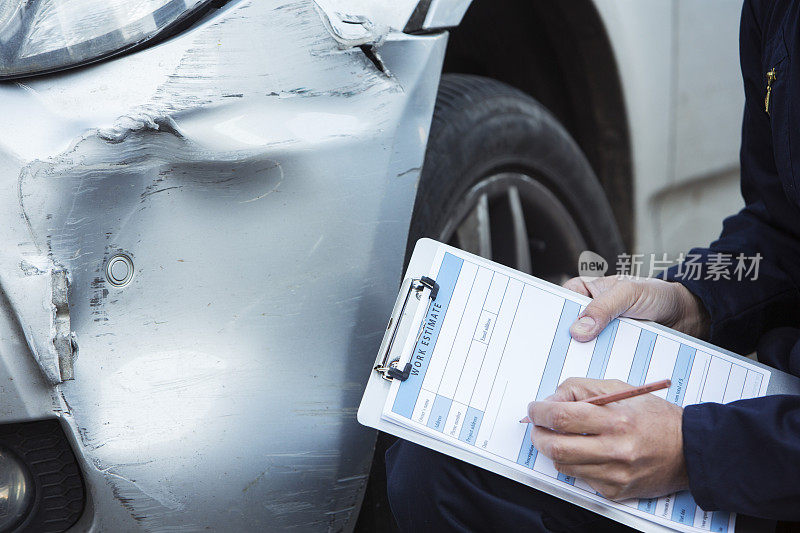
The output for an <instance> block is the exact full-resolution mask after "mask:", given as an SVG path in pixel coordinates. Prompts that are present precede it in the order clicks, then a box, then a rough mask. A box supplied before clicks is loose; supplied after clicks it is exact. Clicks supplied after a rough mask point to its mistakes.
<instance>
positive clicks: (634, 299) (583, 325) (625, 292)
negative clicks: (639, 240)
mask: <svg viewBox="0 0 800 533" xmlns="http://www.w3.org/2000/svg"><path fill="white" fill-rule="evenodd" d="M564 287H566V288H567V289H570V290H571V291H575V292H578V293H580V294H583V295H584V296H590V297H592V298H594V300H592V302H591V303H590V304H589V305H587V306H586V309H584V311H583V313H581V314H580V316H579V317H578V319H577V320H576V321H575V323H574V324H572V327H571V328H570V330H569V331H570V334H571V335H572V338H573V339H575V340H577V341H580V342H586V341H590V340H592V339H593V338H595V337H597V335H598V334H600V332H601V331H603V329H604V328H605V327H606V326H607V325H608V323H609V322H611V321H612V320H614V319H615V318H616V317H618V316H627V317H630V318H644V319H647V320H652V321H654V322H658V323H660V324H664V325H665V326H669V327H671V328H674V329H677V330H679V331H682V332H684V333H687V334H689V335H692V336H694V337H700V338H704V337H706V336H707V335H708V327H709V326H708V324H709V318H708V312H707V311H706V309H705V307H704V306H703V304H702V302H701V301H700V299H699V298H697V297H696V296H695V295H694V294H692V293H691V292H689V289H687V288H686V287H684V286H683V285H681V284H680V283H672V282H668V281H663V280H660V279H655V278H631V277H620V276H606V277H604V278H597V279H594V280H592V281H588V282H585V281H583V280H582V279H581V278H572V279H571V280H569V281H567V282H566V283H564Z"/></svg>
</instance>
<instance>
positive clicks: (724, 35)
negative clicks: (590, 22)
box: [594, 0, 744, 259]
mask: <svg viewBox="0 0 800 533" xmlns="http://www.w3.org/2000/svg"><path fill="white" fill-rule="evenodd" d="M594 3H595V6H596V7H597V10H598V13H599V14H600V16H601V18H602V20H603V23H604V25H605V29H606V33H607V35H608V36H609V39H610V41H611V45H612V48H613V50H614V55H615V57H616V60H617V68H618V71H619V74H620V79H621V82H622V87H623V92H624V97H625V102H626V108H627V112H628V124H629V128H630V139H631V144H632V146H631V152H632V161H633V174H634V194H635V199H634V217H635V224H634V229H635V242H634V251H636V252H639V253H645V254H650V253H656V254H659V257H660V254H662V253H667V254H668V255H669V256H670V257H672V258H673V259H676V258H677V254H678V253H679V252H681V251H686V250H688V249H689V248H690V247H692V246H705V245H707V244H708V243H709V242H711V241H712V240H714V239H715V238H716V236H717V235H718V234H719V231H720V230H721V228H722V224H721V223H722V219H723V218H724V217H725V216H727V215H730V214H733V213H734V212H735V211H736V210H738V209H739V207H741V205H742V203H741V199H740V198H739V196H738V168H739V161H738V153H739V141H740V137H741V131H740V130H741V114H742V108H743V102H744V92H743V89H742V82H741V75H740V73H739V67H738V54H739V46H738V29H739V24H738V20H739V14H740V12H741V2H740V1H738V0H710V1H708V2H692V1H689V0H647V1H640V0H594ZM709 21H713V24H709Z"/></svg>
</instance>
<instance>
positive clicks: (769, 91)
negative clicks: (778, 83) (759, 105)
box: [764, 68, 778, 115]
mask: <svg viewBox="0 0 800 533" xmlns="http://www.w3.org/2000/svg"><path fill="white" fill-rule="evenodd" d="M777 79H778V77H777V76H776V75H775V69H774V68H773V69H772V70H770V71H769V72H767V96H765V97H764V111H766V112H767V115H769V97H770V94H772V82H774V81H775V80H777Z"/></svg>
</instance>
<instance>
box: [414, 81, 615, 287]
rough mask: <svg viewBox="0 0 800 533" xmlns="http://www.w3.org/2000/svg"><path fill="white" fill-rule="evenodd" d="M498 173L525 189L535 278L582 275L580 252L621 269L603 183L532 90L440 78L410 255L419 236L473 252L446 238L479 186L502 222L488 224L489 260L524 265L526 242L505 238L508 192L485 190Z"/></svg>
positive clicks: (506, 235) (511, 183)
mask: <svg viewBox="0 0 800 533" xmlns="http://www.w3.org/2000/svg"><path fill="white" fill-rule="evenodd" d="M498 175H503V176H506V179H505V181H506V182H508V183H506V184H505V185H504V186H505V187H506V188H507V187H508V186H509V184H510V186H511V187H512V188H519V193H520V194H519V196H521V197H522V200H519V199H518V200H517V203H518V205H519V204H523V208H524V209H525V211H526V213H525V214H526V218H525V220H526V226H527V227H526V229H527V233H528V235H527V237H528V245H529V250H530V252H529V253H530V254H531V263H532V273H533V274H535V275H538V276H540V277H543V278H545V279H550V280H551V281H561V280H563V278H564V276H571V275H575V274H576V273H577V267H578V264H577V263H578V254H579V253H580V252H581V251H583V250H582V249H579V248H581V247H583V246H585V247H586V248H588V249H591V250H593V251H595V252H597V253H599V254H600V255H602V256H603V257H604V258H606V260H608V261H609V264H611V265H613V264H615V263H614V260H615V257H616V255H617V254H619V253H620V252H621V251H622V249H623V244H622V238H621V236H620V233H619V229H618V228H617V224H616V222H615V220H614V216H613V214H612V211H611V207H610V206H609V203H608V200H607V199H606V197H605V194H604V192H603V189H602V187H601V186H600V183H599V182H598V180H597V178H596V176H595V174H594V172H593V171H592V168H591V167H590V166H589V163H588V161H587V160H586V157H585V156H584V155H583V153H582V152H581V150H580V148H579V147H578V145H577V144H576V143H575V141H574V140H573V139H572V138H571V137H570V135H569V134H568V133H567V131H566V130H565V129H564V128H563V127H562V126H561V124H560V123H559V122H558V120H557V119H556V118H555V117H554V116H553V115H551V114H550V112H548V111H547V110H546V109H545V108H544V107H543V106H542V105H541V104H540V103H539V102H537V101H536V100H534V99H533V98H531V97H530V96H528V95H527V94H525V93H523V92H521V91H519V90H517V89H515V88H513V87H510V86H508V85H506V84H504V83H501V82H498V81H495V80H492V79H489V78H483V77H480V76H471V75H462V74H445V75H443V76H442V81H441V84H440V86H439V93H438V96H437V98H436V107H435V111H434V115H433V122H432V124H431V131H430V136H429V139H428V148H427V152H426V154H425V163H424V166H423V170H422V176H421V178H420V184H419V189H418V192H417V198H416V203H415V205H414V212H413V216H412V220H411V227H410V231H409V242H408V248H407V251H408V254H410V252H411V251H412V250H413V247H414V244H415V243H416V241H417V239H419V238H421V237H431V238H434V239H437V240H446V241H449V242H450V243H452V244H454V245H456V246H459V245H461V246H460V247H462V248H465V249H469V246H464V243H459V242H458V238H455V237H454V236H453V235H448V234H447V233H448V232H450V233H452V228H450V229H448V224H449V225H450V226H452V225H453V223H454V222H453V221H454V218H459V216H461V215H459V213H457V211H458V210H459V209H460V210H462V211H463V210H464V200H465V197H467V196H469V195H470V191H471V190H472V192H474V189H475V188H476V186H482V187H483V190H484V191H485V192H488V194H489V196H490V198H489V202H494V205H490V206H489V207H490V209H492V210H493V211H492V212H493V213H495V215H496V216H497V218H498V223H497V224H494V225H493V226H492V228H491V244H492V252H493V253H492V254H491V255H492V256H493V257H491V259H493V260H495V261H498V262H501V263H505V264H507V265H509V266H511V267H515V268H519V267H520V265H521V264H523V263H524V261H523V262H522V263H521V262H520V261H521V258H520V257H517V255H518V248H517V245H518V244H519V243H517V244H515V243H510V242H508V240H509V239H511V238H512V235H508V234H507V230H508V228H509V227H510V226H509V218H510V214H509V208H508V207H507V205H506V204H507V203H508V202H507V201H505V200H503V198H502V195H503V191H502V189H503V186H500V190H494V191H493V190H492V187H491V186H490V187H488V188H487V187H486V182H487V178H488V177H490V176H498ZM512 175H516V176H517V177H514V178H513V179H512V177H510V176H512ZM520 176H522V177H520ZM500 181H503V180H500ZM489 185H492V184H489ZM494 185H497V183H495V184H494ZM495 189H497V187H495ZM523 189H524V191H523ZM493 194H494V195H495V196H494V198H492V195H493ZM462 215H463V213H462ZM564 217H566V218H564ZM565 226H571V227H570V228H565ZM462 235H463V231H462ZM581 240H582V242H581ZM504 241H505V242H504ZM470 251H475V252H479V250H470ZM408 254H407V258H408V256H409V255H408ZM481 255H486V254H481Z"/></svg>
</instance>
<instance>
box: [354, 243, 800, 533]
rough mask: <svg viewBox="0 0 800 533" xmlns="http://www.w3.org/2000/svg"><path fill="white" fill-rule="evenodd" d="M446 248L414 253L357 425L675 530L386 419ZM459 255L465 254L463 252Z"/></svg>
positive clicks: (740, 523)
mask: <svg viewBox="0 0 800 533" xmlns="http://www.w3.org/2000/svg"><path fill="white" fill-rule="evenodd" d="M442 246H444V245H442V244H440V243H438V242H436V241H433V240H431V239H421V240H419V241H418V242H417V244H416V246H415V248H414V253H413V255H412V257H411V261H410V263H409V266H408V269H407V271H406V274H405V277H404V281H403V282H402V284H401V287H400V292H399V294H398V297H397V300H396V302H395V305H394V308H393V310H392V313H391V316H390V318H389V322H388V326H387V329H386V332H385V334H384V337H383V340H382V342H381V346H380V349H379V351H378V355H377V357H376V359H375V362H374V364H373V368H372V370H371V371H370V376H369V381H368V383H367V387H366V390H365V392H364V395H363V397H362V400H361V405H360V406H359V409H358V421H359V422H360V423H361V424H363V425H366V426H369V427H372V428H375V429H378V430H380V431H383V432H385V433H389V434H392V435H395V436H397V437H400V438H402V439H405V440H408V441H411V442H414V443H416V444H419V445H421V446H425V447H427V448H430V449H433V450H436V451H438V452H440V453H443V454H446V455H450V456H452V457H455V458H457V459H460V460H462V461H465V462H468V463H471V464H473V465H476V466H479V467H481V468H484V469H486V470H490V471H492V472H495V473H497V474H499V475H502V476H504V477H508V478H510V479H514V480H516V481H518V482H520V483H523V484H525V485H528V486H530V487H533V488H535V489H537V490H541V491H543V492H546V493H548V494H552V495H553V496H556V497H558V498H561V499H563V500H565V501H569V502H571V503H573V504H575V505H579V506H581V507H584V508H586V509H589V510H591V511H594V512H596V513H598V514H601V515H604V516H606V517H608V518H610V519H612V520H615V521H617V522H620V523H622V524H626V525H628V526H631V527H634V528H636V529H639V530H642V531H659V532H661V531H674V530H673V529H671V528H668V527H665V526H662V525H660V524H657V523H654V522H651V521H649V520H646V519H643V518H640V517H638V516H635V515H633V514H629V513H626V512H625V511H622V510H619V509H616V508H613V507H608V506H605V505H603V504H601V503H598V502H596V501H594V500H591V499H589V498H584V497H581V495H580V494H576V493H575V492H572V491H568V490H566V489H561V488H560V487H559V486H558V485H553V484H549V483H547V482H544V481H542V480H540V479H537V478H535V477H531V476H526V475H524V474H523V473H521V472H519V471H518V470H515V469H513V468H510V467H508V466H506V465H504V464H502V463H498V462H495V461H493V460H491V459H489V458H486V457H483V456H481V455H478V454H476V453H472V452H470V451H468V450H466V449H463V448H459V447H457V446H453V445H451V444H449V443H447V442H444V441H441V440H437V439H435V438H433V437H430V436H428V435H425V434H422V433H418V432H416V431H414V430H412V429H410V428H407V427H405V426H401V425H398V424H395V423H393V422H391V421H389V420H386V419H384V418H383V417H382V412H383V407H384V404H385V402H386V398H387V396H388V394H389V389H390V387H391V385H392V381H393V380H395V379H399V380H401V381H402V380H404V379H405V378H407V377H408V374H409V373H410V371H411V367H410V363H406V364H402V368H401V365H400V364H399V362H400V361H405V360H407V359H408V355H407V354H408V353H410V352H411V351H412V350H413V349H414V345H416V341H417V340H418V338H419V334H420V332H421V330H422V329H421V324H422V320H423V317H424V316H425V314H426V311H427V310H428V308H429V306H430V305H431V304H432V303H433V302H434V301H435V298H436V295H437V291H438V284H437V283H436V281H435V280H433V279H430V278H428V277H427V276H428V275H429V273H430V272H431V267H432V265H433V262H434V257H435V255H436V253H437V251H438V250H439V248H440V247H442ZM459 253H461V254H464V252H459ZM467 255H469V254H467ZM540 283H541V281H540ZM548 285H550V286H551V287H552V288H554V289H555V290H558V291H559V292H562V293H567V294H571V293H569V291H567V290H566V289H563V288H561V287H557V286H555V285H552V284H548ZM572 296H574V295H572ZM657 327H658V328H659V329H664V330H668V331H670V332H672V333H673V334H675V332H674V331H673V330H669V329H668V328H665V327H662V326H657ZM678 335H679V336H682V337H685V338H686V339H687V340H692V341H693V342H695V343H697V342H698V340H697V339H693V338H691V337H688V336H685V335H682V334H678ZM700 344H702V345H705V346H707V347H709V348H711V349H714V350H717V351H723V352H725V353H726V354H728V355H730V356H732V357H734V358H738V359H743V360H746V361H747V362H748V363H750V364H754V361H753V360H751V359H746V358H743V357H742V356H739V355H737V354H733V353H732V352H727V351H725V350H721V349H720V348H719V347H716V346H712V345H710V344H708V343H704V342H700ZM755 364H757V365H758V366H762V367H764V368H769V367H766V366H764V365H762V364H760V363H755ZM769 370H770V371H771V378H770V382H769V387H768V394H800V379H798V378H796V377H794V376H791V375H788V374H785V373H782V372H779V371H777V370H775V369H772V368H769ZM768 525H769V522H767V521H763V520H757V519H753V518H750V517H745V516H742V515H739V516H737V521H736V531H737V532H748V531H764V529H765V526H768Z"/></svg>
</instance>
